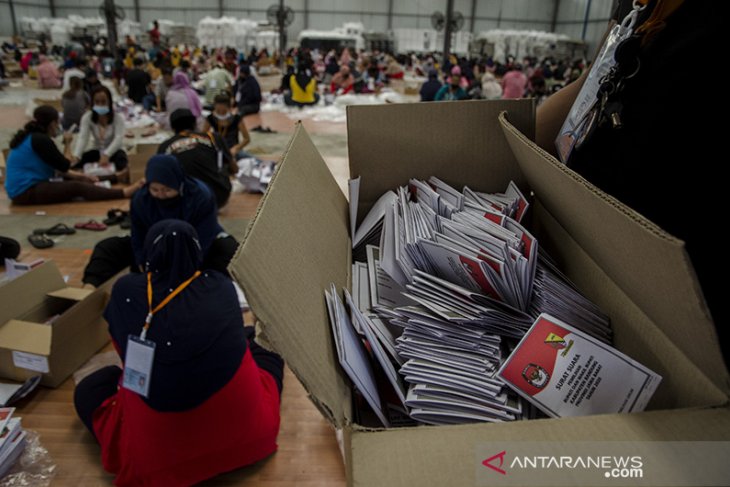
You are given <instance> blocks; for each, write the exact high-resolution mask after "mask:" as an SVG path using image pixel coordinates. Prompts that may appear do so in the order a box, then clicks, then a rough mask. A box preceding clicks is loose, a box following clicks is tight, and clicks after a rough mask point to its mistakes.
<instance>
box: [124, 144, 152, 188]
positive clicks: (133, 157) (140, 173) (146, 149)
mask: <svg viewBox="0 0 730 487" xmlns="http://www.w3.org/2000/svg"><path fill="white" fill-rule="evenodd" d="M157 147H158V146H157V145H156V144H137V146H136V149H135V150H134V151H133V153H130V154H129V180H130V181H131V182H135V181H139V180H140V179H142V178H143V177H144V172H145V169H147V161H149V160H150V157H152V156H154V155H155V154H157Z"/></svg>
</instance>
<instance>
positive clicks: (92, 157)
mask: <svg viewBox="0 0 730 487" xmlns="http://www.w3.org/2000/svg"><path fill="white" fill-rule="evenodd" d="M91 95H92V96H91V102H92V107H91V111H89V112H86V113H85V114H84V116H83V117H81V125H80V127H79V136H78V137H77V139H76V143H75V144H74V149H73V162H74V166H73V167H74V169H83V167H84V164H86V163H89V162H98V163H99V164H100V165H101V166H102V167H107V168H108V167H110V165H113V166H114V167H113V170H114V175H113V177H112V178H111V181H112V182H113V183H114V182H116V181H117V180H126V179H127V178H128V177H129V168H128V163H129V161H128V159H127V153H126V152H124V149H123V148H122V145H123V144H124V131H125V124H124V116H122V114H120V113H115V112H114V103H113V102H112V94H111V91H109V88H107V87H106V86H97V87H96V88H95V89H94V91H93V92H92V93H91ZM89 139H92V145H91V148H90V149H89V150H86V149H87V147H88V145H89Z"/></svg>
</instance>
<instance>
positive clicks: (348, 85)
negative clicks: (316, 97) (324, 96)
mask: <svg viewBox="0 0 730 487" xmlns="http://www.w3.org/2000/svg"><path fill="white" fill-rule="evenodd" d="M354 87H355V77H354V76H353V75H352V73H351V72H350V67H349V66H342V67H341V68H340V70H339V71H338V72H337V74H335V75H334V76H332V82H331V83H330V93H334V94H336V95H346V94H348V93H350V92H351V91H352V90H353V88H354Z"/></svg>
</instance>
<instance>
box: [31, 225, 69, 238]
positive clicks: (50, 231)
mask: <svg viewBox="0 0 730 487" xmlns="http://www.w3.org/2000/svg"><path fill="white" fill-rule="evenodd" d="M74 233H76V230H74V229H73V228H71V227H69V226H68V225H66V224H65V223H58V224H56V225H53V226H52V227H51V228H36V229H35V230H33V235H73V234H74Z"/></svg>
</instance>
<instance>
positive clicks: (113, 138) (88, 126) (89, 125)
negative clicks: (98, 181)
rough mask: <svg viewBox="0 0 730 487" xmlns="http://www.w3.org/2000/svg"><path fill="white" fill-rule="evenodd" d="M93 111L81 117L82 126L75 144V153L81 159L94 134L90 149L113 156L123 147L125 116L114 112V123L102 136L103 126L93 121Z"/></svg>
mask: <svg viewBox="0 0 730 487" xmlns="http://www.w3.org/2000/svg"><path fill="white" fill-rule="evenodd" d="M91 114H92V112H91V111H88V112H86V113H84V116H83V117H81V126H80V127H79V135H78V137H76V142H75V144H74V150H73V155H74V156H76V157H78V158H79V159H81V156H82V155H83V153H84V152H85V151H86V147H87V146H88V145H89V138H91V137H92V136H93V138H94V140H93V144H92V146H91V147H90V148H89V150H94V149H96V150H98V151H99V152H101V153H102V154H106V155H107V156H109V157H111V156H113V155H114V153H115V152H116V151H118V150H119V149H121V148H122V144H123V143H124V117H123V116H122V115H121V114H119V113H115V114H114V123H113V124H110V125H107V127H106V130H105V131H104V137H103V140H102V137H101V130H100V129H101V126H100V125H99V124H96V123H94V122H92V120H91Z"/></svg>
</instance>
